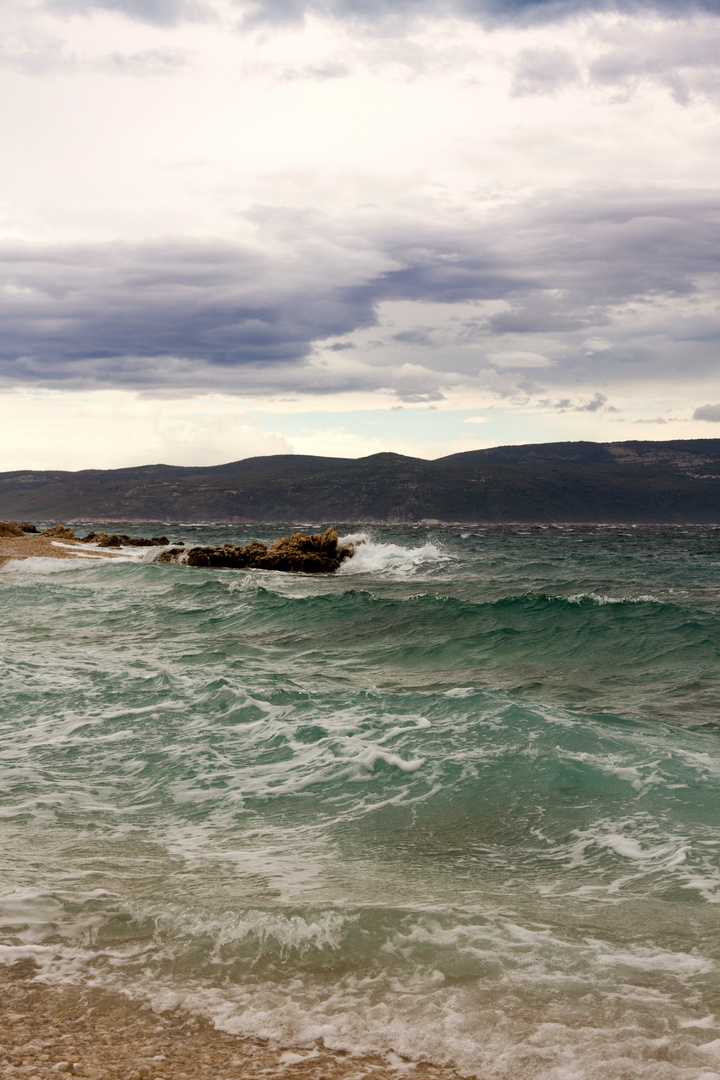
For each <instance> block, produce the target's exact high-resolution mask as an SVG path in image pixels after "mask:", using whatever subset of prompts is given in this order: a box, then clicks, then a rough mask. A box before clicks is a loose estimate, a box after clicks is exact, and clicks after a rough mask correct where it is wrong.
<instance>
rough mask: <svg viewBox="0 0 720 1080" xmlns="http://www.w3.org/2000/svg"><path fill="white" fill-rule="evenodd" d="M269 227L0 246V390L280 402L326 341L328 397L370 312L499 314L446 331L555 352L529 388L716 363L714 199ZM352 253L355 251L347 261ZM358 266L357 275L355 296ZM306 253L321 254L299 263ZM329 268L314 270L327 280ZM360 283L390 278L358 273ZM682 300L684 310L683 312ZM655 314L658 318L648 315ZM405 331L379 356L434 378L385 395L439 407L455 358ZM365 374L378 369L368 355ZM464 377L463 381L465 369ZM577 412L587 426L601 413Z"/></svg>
mask: <svg viewBox="0 0 720 1080" xmlns="http://www.w3.org/2000/svg"><path fill="white" fill-rule="evenodd" d="M274 220H275V219H274V218H273V215H272V214H268V215H267V217H266V219H265V222H266V223H265V225H264V226H263V228H262V229H261V238H262V250H257V249H251V248H243V247H240V246H239V245H232V244H228V243H222V242H219V241H218V242H213V243H210V242H208V243H204V244H201V243H192V242H186V241H177V242H174V243H171V242H165V243H154V244H143V245H136V246H132V245H123V244H105V245H96V246H85V247H79V246H76V247H72V248H57V247H55V248H51V247H48V248H41V247H39V246H35V247H30V246H25V247H23V246H20V245H14V246H10V245H5V246H4V247H2V248H0V323H1V325H2V328H3V333H2V337H1V338H0V377H1V378H3V379H4V380H5V381H15V382H18V383H20V382H38V383H43V384H53V385H62V384H65V385H78V386H80V385H83V386H92V385H100V384H104V385H108V384H110V385H125V386H137V387H152V386H158V387H162V386H171V385H173V384H175V383H177V382H178V380H181V381H182V382H183V385H185V386H190V385H192V386H194V387H202V386H205V385H207V386H213V387H218V386H222V385H225V386H227V387H228V388H230V387H234V386H237V385H238V381H240V382H242V381H243V380H245V383H246V384H247V385H248V386H250V385H252V386H253V387H259V386H260V385H261V384H262V383H263V380H265V385H267V386H270V385H271V384H272V386H273V387H274V388H276V389H277V388H278V380H280V381H281V382H282V384H283V385H282V387H280V388H287V389H289V390H292V389H294V388H303V389H310V388H311V387H310V386H309V385H308V384H307V382H306V374H305V375H304V374H302V371H303V370H304V371H305V372H306V373H307V371H308V369H307V368H305V369H303V362H304V361H305V360H306V359H307V358H308V357H309V356H310V355H311V354H312V353H313V349H314V346H315V345H316V344H317V343H321V342H323V341H327V342H328V343H329V344H330V346H331V347H332V346H333V339H334V338H342V339H344V340H342V341H337V342H336V343H335V344H337V345H339V346H342V347H341V348H339V349H336V350H335V351H334V352H333V356H334V357H337V360H333V361H332V363H331V364H330V366H329V367H328V368H327V370H326V372H325V374H324V376H323V379H324V382H323V379H321V380H320V382H316V383H313V386H312V388H313V389H316V390H322V389H328V388H333V370H340V369H341V368H342V366H343V365H345V370H349V368H348V367H347V365H348V364H351V366H352V363H354V364H355V365H356V369H355V370H357V365H358V364H365V365H369V364H371V363H372V362H373V361H372V350H371V351H370V353H368V352H366V351H365V352H363V351H361V350H357V349H356V350H350V351H347V345H348V344H349V343H348V342H347V340H346V337H347V335H348V334H350V333H351V332H352V331H353V330H357V329H359V328H362V327H369V326H373V325H374V324H375V322H376V320H377V315H376V312H377V310H378V306H379V305H380V304H381V303H382V302H383V301H392V300H401V301H408V300H410V301H418V302H422V301H430V302H433V303H441V304H449V305H452V304H454V303H463V304H465V303H467V302H474V301H487V300H492V301H502V302H503V305H504V308H503V310H502V311H500V312H498V311H495V313H494V314H490V315H488V316H483V315H482V314H479V315H478V317H477V318H475V319H472V320H468V321H467V322H466V324H465V326H464V327H463V325H462V323H458V331H457V334H458V337H457V341H458V343H460V344H462V345H463V346H464V347H466V346H467V344H468V343H470V344H473V345H474V344H475V343H477V345H478V346H479V347H480V348H482V347H487V348H490V342H492V343H493V348H494V349H495V350H497V344H498V341H499V342H500V344H501V346H502V348H505V349H509V350H510V351H513V350H515V351H516V350H522V349H528V348H529V349H531V350H533V349H537V348H538V347H541V348H542V346H538V340H539V339H540V338H539V336H540V337H541V336H542V335H543V334H549V335H550V336H551V337H553V339H554V340H555V341H556V343H557V342H558V341H560V342H561V343H564V344H563V348H564V352H563V353H562V355H560V358H559V359H556V361H555V363H554V365H553V366H552V367H551V368H547V369H544V370H543V380H546V381H547V380H550V381H552V380H553V379H554V378H560V377H562V375H563V372H567V370H572V371H573V372H574V373H575V374H583V373H585V374H586V375H587V374H588V373H593V374H602V372H603V371H605V372H607V371H611V370H612V371H614V372H615V373H616V374H617V372H618V371H621V372H623V371H624V372H625V373H626V374H628V375H629V374H630V373H631V372H632V375H633V377H646V378H652V377H656V376H658V375H659V374H661V373H662V372H663V371H664V372H665V373H668V372H669V373H672V368H673V365H674V364H679V363H681V364H682V370H683V373H684V375H685V376H687V377H688V378H689V377H691V376H692V374H693V373H694V372H700V371H704V370H708V368H709V369H710V370H712V368H713V365H715V363H716V360H715V351H716V343H717V341H718V338H720V325H719V324H718V322H717V319H716V318H715V316H714V314H713V310H714V306H716V304H717V301H716V298H715V296H714V295H713V294H712V292H710V291H709V290H710V289H716V288H717V275H718V271H720V200H719V199H718V198H717V197H715V196H713V197H709V196H705V195H703V194H702V193H690V194H688V195H686V196H684V197H683V196H680V195H677V194H674V193H673V194H663V193H660V192H652V191H643V192H639V193H625V194H619V193H615V194H614V195H611V194H607V193H599V192H588V193H585V194H583V195H577V194H575V195H572V194H568V193H565V192H562V193H556V194H555V195H554V196H551V195H549V194H548V195H546V196H545V197H544V198H535V199H533V200H532V201H531V202H528V203H527V204H525V205H516V204H513V205H512V206H509V207H507V208H506V209H505V210H504V211H498V210H496V211H494V212H493V214H491V215H488V216H487V217H486V218H484V219H482V220H475V221H469V220H467V219H463V220H461V221H458V222H456V223H455V224H453V225H448V224H447V223H445V224H443V225H435V226H430V225H428V224H427V221H426V220H422V221H416V222H414V223H413V222H405V223H404V224H403V225H402V226H399V225H397V224H395V225H393V224H388V223H387V222H386V221H383V222H376V223H375V224H374V225H373V223H371V222H369V221H368V220H365V219H364V220H363V222H362V224H361V226H358V228H357V230H356V232H355V235H358V236H362V240H358V241H356V242H354V243H353V242H351V241H350V240H348V239H347V237H348V235H352V230H348V222H345V223H344V224H343V226H342V230H341V235H338V234H337V227H335V226H333V225H332V224H330V223H329V222H324V223H323V221H322V220H320V219H318V218H316V217H313V218H312V220H308V219H307V218H305V217H304V216H303V215H302V214H298V215H297V218H296V221H295V224H294V226H293V223H292V215H291V213H290V212H288V211H283V212H282V213H279V214H278V215H277V220H275V226H276V227H277V232H278V235H280V234H281V240H280V239H278V237H277V236H275V234H274V232H273V227H274V226H273V221H274ZM293 229H294V230H295V231H294V232H293ZM309 239H310V240H311V241H312V244H311V245H308V240H309ZM368 244H370V246H371V248H374V253H373V252H372V250H371V251H370V254H367V253H368ZM359 249H360V250H362V251H363V252H365V256H364V257H366V262H365V265H366V266H367V267H368V269H367V270H366V272H365V275H364V281H362V280H361V281H360V283H358V278H359V273H358V270H357V258H358V250H359ZM315 250H318V251H320V252H321V253H322V254H321V255H320V256H318V257H317V258H316V259H315V260H314V256H313V255H312V252H313V251H315ZM330 250H331V251H333V252H334V255H333V258H332V259H331V260H330V262H327V261H325V260H327V252H328V251H330ZM378 265H384V266H388V265H390V266H391V267H392V268H391V269H389V270H386V271H385V272H373V271H372V269H370V268H371V267H372V266H378ZM344 266H347V268H348V270H347V276H346V277H345V279H343V267H344ZM687 298H692V299H693V301H694V302H696V303H694V304H692V305H690V306H689V308H688V305H687V303H686V301H687ZM677 300H680V301H682V302H684V303H686V308H688V310H689V311H690V314H687V313H686V314H684V315H683V317H682V318H681V319H674V320H673V321H672V328H671V329H668V326H670V322H669V320H668V314H667V304H668V303H670V304H672V303H673V302H674V301H677ZM657 301H662V303H661V304H660V305H658V306H657V307H654V306H653V305H654V304H655V302H657ZM633 306H634V308H635V309H636V311H637V312H638V313H639V315H638V317H636V318H635V321H636V322H637V324H638V325H637V328H636V329H634V330H633V331H632V334H633V338H634V340H632V341H631V342H630V343H629V344H627V343H622V344H621V345H617V344H615V345H613V343H612V342H607V343H606V342H604V341H603V342H602V343H601V345H602V348H601V349H600V351H598V350H597V349H596V348H595V346H594V345H592V340H591V341H590V342H588V341H586V340H585V339H586V338H588V336H589V335H592V333H593V332H596V331H597V329H598V328H603V329H602V333H603V334H606V333H607V332H608V330H607V328H610V329H611V328H612V326H613V323H614V320H616V318H617V317H618V314H621V315H622V314H623V313H624V314H625V317H627V311H628V309H630V308H632V307H633ZM694 310H697V314H696V315H695V314H693V312H694ZM666 323H667V324H668V325H667V326H666ZM420 329H421V331H422V341H420V340H419V338H417V337H413V334H414V333H415V332H414V331H409V332H405V331H402V330H401V331H399V332H395V334H394V335H393V334H391V335H390V337H389V338H388V339H387V345H388V347H389V348H390V349H392V340H393V337H394V339H395V341H396V342H399V343H401V344H402V346H403V348H405V349H407V347H408V345H411V346H412V345H413V344H415V345H416V346H417V347H418V348H420V347H421V346H422V365H423V369H424V370H429V369H432V370H433V371H434V372H436V373H438V379H439V382H438V379H434V378H430V376H429V375H428V376H427V378H430V382H429V383H426V384H424V385H423V387H422V389H420V388H418V387H413V388H410V387H405V386H403V387H402V388H401V387H400V386H399V383H398V389H402V390H403V392H405V393H416V392H417V393H420V392H422V393H425V392H428V391H429V390H430V389H432V390H433V392H435V391H438V392H439V388H440V383H441V382H442V376H443V375H444V374H447V373H448V368H449V367H451V366H452V365H453V364H457V363H458V361H457V356H456V357H455V359H453V360H452V361H449V360H447V359H446V349H445V347H444V346H445V345H446V344H447V342H446V341H444V339H443V337H442V334H438V336H437V345H435V335H434V334H432V333H430V331H431V330H432V329H433V328H432V327H430V326H427V325H423V326H422V327H420ZM408 335H409V336H408ZM671 335H672V336H674V339H675V341H674V342H673V341H671V340H670V339H671ZM583 342H584V344H583ZM658 342H660V343H661V344H660V346H659V345H658ZM663 342H664V344H663ZM668 343H669V344H668ZM678 343H681V344H678ZM673 350H674V351H673ZM456 352H457V350H456ZM556 352H557V350H556ZM680 353H682V360H679V355H680ZM467 355H470V356H472V350H470V351H469V352H468V353H467ZM403 356H404V358H406V353H404V354H403ZM343 357H345V358H346V359H342V358H343ZM353 357H355V358H357V359H355V360H352V358H353ZM351 361H352V363H351ZM468 362H470V361H468ZM377 363H378V364H383V363H384V364H385V365H386V366H387V365H388V364H389V363H391V361H388V359H387V355H385V356H384V357H383V358H382V359H378V361H377ZM473 363H474V367H475V369H477V366H478V361H477V359H476V360H474V361H473ZM332 365H336V368H335V369H334V368H333V366H332ZM337 365H340V367H339V368H338V367H337ZM281 369H282V376H280V375H279V374H278V372H280V370H281ZM368 370H369V368H368ZM368 370H366V371H365V374H364V375H362V376H360V375H358V376H357V378H358V380H359V381H358V382H357V385H358V386H360V385H362V386H363V387H364V388H368V387H369V386H371V385H373V384H374V385H387V383H386V382H384V381H383V379H384V376H383V375H382V373H381V369H380V367H378V368H377V369H376V371H377V374H376V376H371V375H369V374H368ZM453 370H457V368H454V369H453ZM418 377H419V378H421V379H426V375H422V376H418ZM413 378H415V376H413ZM373 380H374V382H373ZM396 381H397V380H396ZM430 383H432V384H433V385H432V386H431V385H430ZM346 385H347V384H343V386H344V387H345V386H346ZM595 400H596V399H593V402H591V403H590V404H589V405H588V406H587V407H586V408H587V410H588V411H593V409H594V408H599V407H600V406H601V405H602V404H603V402H600V403H599V404H598V405H595V404H594V401H595Z"/></svg>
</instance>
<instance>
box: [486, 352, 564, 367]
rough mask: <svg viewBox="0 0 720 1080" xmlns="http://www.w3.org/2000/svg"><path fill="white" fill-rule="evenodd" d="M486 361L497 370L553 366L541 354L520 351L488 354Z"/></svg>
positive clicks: (552, 362)
mask: <svg viewBox="0 0 720 1080" xmlns="http://www.w3.org/2000/svg"><path fill="white" fill-rule="evenodd" d="M488 360H489V361H490V362H491V363H492V364H494V365H495V367H498V368H546V367H552V366H553V364H554V360H550V359H548V357H547V356H543V354H542V353H536V352H520V351H517V352H505V353H489V354H488Z"/></svg>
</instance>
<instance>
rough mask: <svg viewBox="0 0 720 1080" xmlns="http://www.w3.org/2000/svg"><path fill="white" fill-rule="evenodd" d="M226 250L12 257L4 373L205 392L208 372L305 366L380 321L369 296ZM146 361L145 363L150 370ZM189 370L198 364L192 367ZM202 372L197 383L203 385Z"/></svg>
mask: <svg viewBox="0 0 720 1080" xmlns="http://www.w3.org/2000/svg"><path fill="white" fill-rule="evenodd" d="M290 275H291V270H290V268H289V267H288V266H285V267H281V266H279V265H275V264H273V262H272V261H271V260H269V259H268V258H267V257H265V256H262V255H260V254H258V253H257V252H253V251H249V250H246V249H243V248H240V247H237V246H231V245H227V244H223V243H220V242H217V243H214V244H194V243H191V242H177V243H169V242H166V243H155V244H142V245H136V246H134V247H132V246H128V245H121V244H116V245H110V244H108V245H98V246H96V247H72V248H62V249H61V248H47V249H43V250H40V249H38V248H37V247H33V248H29V247H26V248H21V247H19V246H8V245H5V246H3V247H2V248H0V276H1V278H2V283H3V285H4V286H5V287H4V288H3V289H2V290H1V291H0V323H1V324H2V327H3V335H2V341H1V342H0V372H1V373H2V375H3V376H4V377H5V378H13V377H14V378H16V379H19V380H29V381H36V380H37V381H40V382H47V381H48V380H49V381H50V382H51V383H63V382H70V383H73V384H83V385H85V384H87V385H91V384H93V383H97V382H102V383H112V384H116V385H123V384H133V385H162V384H163V383H165V382H172V380H173V379H174V378H176V377H177V373H178V367H177V364H178V361H180V362H182V364H183V367H184V375H183V377H184V378H188V379H190V380H191V381H194V384H195V385H197V384H198V383H201V382H202V381H203V369H205V370H206V371H207V368H208V367H215V368H227V369H231V368H234V367H237V366H238V365H243V364H245V365H251V364H265V365H267V364H269V365H273V364H282V363H297V362H298V361H300V360H302V359H303V358H304V357H305V356H307V355H308V353H309V351H310V349H311V343H312V342H313V341H314V340H315V339H317V338H324V337H329V336H335V335H340V334H343V333H346V332H348V331H349V330H353V329H356V328H357V327H358V326H362V325H365V324H366V323H368V322H372V320H373V313H372V307H371V305H369V303H368V301H367V299H366V298H365V297H357V298H355V299H354V298H353V297H352V296H350V295H349V294H348V293H347V292H345V293H344V292H343V290H342V289H338V288H333V286H332V285H331V284H329V283H328V284H326V285H325V287H324V288H322V289H318V288H317V287H315V286H314V285H313V283H312V282H310V281H306V282H303V285H302V286H295V287H293V285H292V284H287V281H288V278H289V277H290ZM139 358H142V362H141V363H138V359H139ZM188 362H189V364H188ZM193 373H194V374H193Z"/></svg>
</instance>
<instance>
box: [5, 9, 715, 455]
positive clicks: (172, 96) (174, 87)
mask: <svg viewBox="0 0 720 1080" xmlns="http://www.w3.org/2000/svg"><path fill="white" fill-rule="evenodd" d="M719 58H720V2H718V0H706V2H705V3H700V4H697V5H695V6H693V5H691V4H689V3H688V2H687V0H678V2H675V0H658V2H656V3H632V4H628V3H624V2H620V3H617V4H613V5H609V4H605V3H602V2H592V0H566V2H564V0H557V2H555V0H2V4H1V5H0V85H1V87H2V100H3V105H4V107H3V109H2V112H1V113H0V124H1V125H2V126H1V131H0V155H1V158H2V160H1V161H0V233H1V239H0V331H1V332H0V471H3V470H8V469H20V468H26V467H33V468H52V467H59V468H83V467H116V466H123V465H132V464H142V463H148V462H157V461H164V462H170V463H173V464H188V465H189V464H211V463H217V462H221V461H229V460H234V459H236V458H241V457H247V456H250V455H253V454H267V453H287V452H288V451H294V452H297V453H319V454H333V455H342V456H348V457H356V456H361V455H364V454H370V453H375V452H376V451H378V450H395V451H397V452H401V453H409V454H415V455H418V456H422V457H428V458H431V457H438V456H440V455H443V454H447V453H452V452H455V451H458V450H463V449H473V448H476V447H481V446H491V445H496V444H499V443H517V442H536V441H548V440H556V439H579V438H590V439H600V440H603V441H609V440H621V439H665V438H703V437H705V438H706V437H716V436H717V437H720V386H719V385H718V369H719V366H720V365H719V364H718V342H719V340H720V308H719V299H720V296H719V290H718V270H719V269H720V178H719V176H718V161H720V126H719V125H718V119H719V109H720V59H719Z"/></svg>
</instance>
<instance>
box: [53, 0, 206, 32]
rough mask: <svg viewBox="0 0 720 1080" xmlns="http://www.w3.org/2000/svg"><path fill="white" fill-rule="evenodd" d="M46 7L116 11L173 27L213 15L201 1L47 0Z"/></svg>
mask: <svg viewBox="0 0 720 1080" xmlns="http://www.w3.org/2000/svg"><path fill="white" fill-rule="evenodd" d="M45 7H46V8H47V9H48V10H49V11H52V12H54V13H56V14H59V15H88V14H90V13H91V12H92V11H115V12H118V13H119V14H121V15H126V16H127V17H128V18H130V19H137V20H139V21H140V22H146V23H151V24H154V25H156V26H175V25H176V24H177V23H180V22H187V21H197V20H204V19H207V18H210V17H211V16H212V8H211V7H210V6H209V5H208V4H206V3H203V2H202V0H46V2H45Z"/></svg>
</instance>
